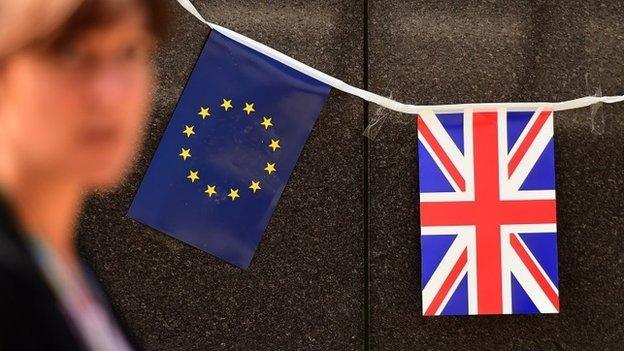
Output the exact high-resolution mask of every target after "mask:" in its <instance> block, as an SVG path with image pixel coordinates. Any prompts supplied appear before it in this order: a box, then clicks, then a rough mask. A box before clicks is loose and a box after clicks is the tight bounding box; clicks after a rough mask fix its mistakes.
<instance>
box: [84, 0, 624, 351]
mask: <svg viewBox="0 0 624 351" xmlns="http://www.w3.org/2000/svg"><path fill="white" fill-rule="evenodd" d="M172 2H174V1H173V0H172ZM195 3H196V4H197V6H198V8H199V9H200V11H201V12H202V13H203V14H205V15H206V16H207V17H208V18H210V19H211V20H212V21H214V22H216V23H220V24H222V25H224V26H226V27H229V28H232V29H234V30H237V31H239V32H241V33H244V34H247V35H249V36H251V37H252V38H255V39H257V40H259V41H261V42H263V43H266V44H268V45H270V46H272V47H275V48H277V49H278V50H281V51H283V52H285V53H287V54H289V55H290V56H293V57H295V58H297V59H300V60H302V61H303V62H305V63H308V64H310V65H312V66H314V67H316V68H319V69H321V70H323V71H325V72H327V73H330V74H332V75H335V76H337V77H340V78H342V79H344V80H346V81H348V82H350V83H352V84H354V85H357V86H362V85H364V84H365V83H367V84H368V85H369V87H370V89H371V90H373V91H376V92H380V93H383V94H384V95H392V96H393V97H395V98H397V99H399V100H402V101H409V102H418V103H423V104H425V103H431V104H434V103H455V102H499V101H530V100H563V99H571V98H575V97H579V96H582V95H586V94H587V93H588V89H590V90H591V92H592V93H593V91H594V88H595V87H596V86H598V85H599V86H601V87H602V89H603V91H604V92H605V93H609V94H616V93H620V94H622V93H624V66H622V64H621V62H622V57H624V56H623V55H624V5H623V4H622V2H620V1H615V0H614V1H606V0H605V1H596V2H585V1H579V0H573V1H565V0H559V1H515V2H506V1H475V2H457V1H449V0H437V1H433V0H432V1H394V0H386V1H379V0H368V2H367V3H366V2H364V1H337V0H322V1H321V0H319V1H300V0H296V1H293V0H288V1H287V0H273V1H254V2H251V1H242V0H235V1H234V0H229V1H228V0H220V1H196V2H195ZM174 5H175V4H174ZM172 11H173V12H172V14H173V19H174V28H173V29H172V31H171V32H170V34H169V36H168V38H167V39H166V40H165V42H164V43H163V44H162V47H161V50H160V53H159V55H158V60H157V65H158V72H159V77H160V85H159V89H158V93H157V96H156V102H155V109H154V112H153V116H152V119H151V122H150V124H149V126H148V128H147V131H146V137H145V148H144V151H143V153H142V154H141V156H140V157H139V159H138V164H137V167H136V168H135V169H134V170H133V172H132V174H131V175H130V177H129V178H128V180H127V181H126V182H125V183H124V185H123V186H122V187H121V188H120V189H119V190H118V191H117V192H115V193H113V194H110V195H108V196H105V197H99V198H94V199H93V200H92V201H90V203H89V204H88V206H87V208H86V211H85V214H84V216H83V218H82V227H81V234H80V241H79V243H80V248H81V252H82V253H83V255H84V256H85V257H86V259H87V260H88V261H89V262H91V263H92V265H93V267H94V269H95V271H96V273H97V274H98V275H99V277H100V279H101V281H102V284H103V285H104V287H105V289H106V291H107V292H108V294H109V295H110V296H111V299H112V301H113V304H114V307H115V308H116V309H117V310H118V311H119V313H120V314H121V315H122V317H123V319H124V321H125V322H127V323H128V324H129V325H130V327H131V328H132V329H133V330H134V331H135V332H136V334H137V337H138V338H139V339H140V340H141V341H142V342H143V343H144V344H145V346H146V347H147V348H148V349H151V350H298V349H301V350H363V349H367V348H368V349H371V350H415V349H475V350H481V349H532V350H534V349H540V350H548V349H555V350H568V349H569V350H572V349H588V348H590V347H598V348H610V349H618V348H621V344H622V342H624V327H622V320H623V318H622V314H623V313H624V299H623V298H622V297H621V296H622V294H621V291H622V290H623V289H624V279H623V278H622V273H621V272H622V270H623V269H624V254H623V252H624V243H623V242H624V241H623V240H622V237H623V236H624V229H623V228H624V154H623V151H624V141H623V139H624V104H620V105H615V106H604V107H603V109H602V116H603V117H604V123H603V124H601V123H600V119H598V123H597V124H596V125H595V126H594V128H592V124H591V122H590V118H589V109H582V110H574V111H569V112H562V113H558V114H556V117H555V138H556V157H557V169H558V175H557V196H558V221H559V224H558V229H559V270H560V286H559V290H560V294H561V311H562V312H561V313H560V314H559V315H549V316H538V317H523V316H512V317H510V316H507V317H481V318H478V317H467V318H466V317H452V318H423V317H422V316H421V303H420V289H419V287H420V244H419V227H418V223H419V217H418V215H419V214H418V190H417V189H418V183H417V171H418V170H417V155H416V126H415V123H413V122H414V121H413V119H412V118H411V117H406V116H400V115H397V114H394V113H389V112H388V111H384V110H381V109H378V108H377V107H376V106H370V111H369V113H368V114H366V112H365V111H366V109H365V105H364V103H363V102H362V101H361V100H359V99H356V98H353V97H350V96H347V95H345V94H343V93H341V92H337V91H334V92H332V94H331V96H330V99H329V101H328V103H327V105H326V106H325V108H324V110H323V112H322V113H321V116H320V119H319V122H318V124H317V125H316V128H315V129H314V131H313V133H312V135H311V137H310V140H309V142H308V143H307V145H306V147H305V149H304V152H303V154H302V156H301V158H300V160H299V163H298V165H297V168H296V170H295V173H294V174H293V176H292V178H291V181H290V183H289V185H288V187H287V189H286V191H285V192H284V195H283V196H282V199H281V202H280V204H279V206H278V208H277V211H276V212H275V214H274V216H273V218H272V220H271V223H270V225H269V228H268V229H267V232H266V234H265V237H264V239H263V241H262V243H261V244H260V247H259V250H258V253H257V255H256V257H255V259H254V261H253V263H252V266H251V269H250V270H249V271H247V272H244V271H240V270H238V269H236V268H234V267H232V266H230V265H228V264H226V263H223V262H221V261H219V260H217V259H215V258H213V257H211V256H210V255H208V254H205V253H203V252H201V251H199V250H197V249H194V248H192V247H189V246H187V245H185V244H182V243H180V242H177V241H175V240H174V239H172V238H170V237H168V236H165V235H161V234H159V233H157V232H155V231H153V230H150V229H149V228H147V227H145V226H143V225H141V224H139V223H136V222H133V221H132V220H130V219H128V218H126V217H125V214H126V211H127V209H128V207H129V205H130V202H131V200H132V196H133V195H134V192H135V191H136V189H137V187H138V185H139V182H140V179H141V176H142V174H143V172H144V171H145V169H146V168H147V165H148V162H149V160H150V158H151V156H152V154H153V152H154V150H155V148H156V146H157V144H158V141H159V139H160V136H161V135H162V132H163V131H164V128H165V126H166V124H167V121H168V119H169V117H170V114H171V112H172V111H173V109H174V107H175V104H176V102H177V98H178V96H179V94H180V93H181V90H182V88H183V86H184V83H185V82H186V79H187V77H188V75H189V73H190V71H191V69H192V67H193V64H194V62H195V60H196V58H197V55H198V54H199V51H200V49H201V46H202V45H203V43H204V41H205V39H206V36H207V34H208V29H207V27H205V26H203V25H201V24H200V23H199V22H197V21H195V20H194V19H193V18H192V17H191V16H190V15H188V14H186V13H185V12H184V11H183V10H181V9H180V8H178V7H175V6H174V7H173V8H172ZM365 48H368V50H366V51H365ZM366 73H368V74H366ZM587 74H589V79H588V80H589V88H588V84H587V83H586V75H587ZM379 115H385V116H388V117H389V119H390V120H394V122H386V123H385V125H384V126H383V128H382V129H381V130H380V132H379V135H378V136H377V138H375V139H374V140H368V139H365V138H363V137H362V136H361V133H362V130H363V126H364V125H365V123H366V121H367V119H368V118H369V117H370V118H373V117H375V116H379ZM599 116H600V115H599Z"/></svg>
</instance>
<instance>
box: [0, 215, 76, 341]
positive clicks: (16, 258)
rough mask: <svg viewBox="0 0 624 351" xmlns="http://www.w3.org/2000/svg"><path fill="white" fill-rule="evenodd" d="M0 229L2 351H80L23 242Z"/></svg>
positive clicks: (15, 233) (0, 227)
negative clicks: (50, 350) (57, 350)
mask: <svg viewBox="0 0 624 351" xmlns="http://www.w3.org/2000/svg"><path fill="white" fill-rule="evenodd" d="M16 235H19V233H17V232H11V231H10V229H7V228H6V226H4V225H0V311H2V313H1V314H0V350H38V349H64V350H77V349H79V348H80V347H79V346H78V344H77V343H76V341H75V339H74V337H73V336H72V335H71V331H70V330H69V329H68V326H67V324H66V322H65V320H64V317H63V315H62V314H61V313H60V310H59V309H58V304H57V301H56V300H55V298H54V297H53V295H52V294H51V292H50V290H49V289H48V288H47V285H46V282H45V280H44V278H43V277H42V276H41V274H40V273H39V271H38V270H37V268H36V266H35V265H34V262H33V259H32V258H31V257H30V255H29V252H28V250H27V248H26V247H25V246H24V245H23V244H24V242H23V241H21V240H20V239H19V238H18V239H16Z"/></svg>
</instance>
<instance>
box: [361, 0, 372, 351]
mask: <svg viewBox="0 0 624 351" xmlns="http://www.w3.org/2000/svg"><path fill="white" fill-rule="evenodd" d="M363 27H364V43H363V45H362V46H363V59H364V64H363V74H364V77H363V79H362V84H363V86H364V89H366V90H368V0H364V23H363ZM368 112H369V103H368V101H364V118H363V120H364V128H366V127H367V126H368V123H369V116H368ZM364 128H363V129H364ZM363 138H364V140H363V143H362V148H363V154H364V160H363V161H364V266H365V267H364V349H365V350H370V317H371V316H370V260H369V259H370V236H369V227H370V223H369V218H370V217H369V210H370V201H369V139H368V138H367V137H365V136H363Z"/></svg>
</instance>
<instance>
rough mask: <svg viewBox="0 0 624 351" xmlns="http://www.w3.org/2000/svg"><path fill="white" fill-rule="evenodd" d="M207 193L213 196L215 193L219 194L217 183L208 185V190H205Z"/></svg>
mask: <svg viewBox="0 0 624 351" xmlns="http://www.w3.org/2000/svg"><path fill="white" fill-rule="evenodd" d="M204 192H205V193H206V194H208V197H213V196H214V195H217V186H216V185H208V186H207V187H206V191H204Z"/></svg>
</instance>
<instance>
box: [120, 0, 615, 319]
mask: <svg viewBox="0 0 624 351" xmlns="http://www.w3.org/2000/svg"><path fill="white" fill-rule="evenodd" d="M177 1H178V2H179V4H180V5H182V6H183V7H184V8H185V9H186V10H188V11H189V12H190V13H191V14H193V15H194V16H195V17H196V18H198V19H199V20H200V21H202V22H203V23H205V24H207V25H208V26H210V27H211V28H212V31H211V32H210V35H209V38H208V40H207V41H206V44H205V46H204V48H203V50H202V52H201V54H200V56H199V59H198V61H197V64H196V66H195V68H194V69H193V72H192V73H191V77H190V78H189V81H188V83H187V86H186V87H185V89H184V91H183V93H182V96H181V97H180V100H179V101H178V104H177V106H176V109H175V111H174V113H173V116H172V118H171V120H170V122H169V125H168V127H167V130H166V131H165V134H164V136H163V138H162V140H161V143H160V145H159V147H158V149H157V151H156V154H155V156H154V158H153V159H152V162H151V164H150V166H149V169H148V170H147V172H146V174H145V176H144V178H143V181H142V183H141V186H140V188H139V190H138V191H137V193H136V195H135V198H134V201H133V204H132V206H131V208H130V211H129V216H130V217H132V218H134V219H136V220H139V221H141V222H143V223H145V224H147V225H149V226H151V227H153V228H155V229H157V230H159V231H162V232H164V233H167V234H169V235H171V236H173V237H175V238H177V239H179V240H182V241H184V242H186V243H188V244H191V245H193V246H195V247H197V248H199V249H201V250H204V251H206V252H208V253H211V254H213V255H215V256H217V257H219V258H221V259H223V260H225V261H227V262H229V263H231V264H233V265H236V266H238V267H241V268H244V269H247V268H248V267H249V265H250V264H251V261H252V258H253V256H254V253H255V251H256V248H257V246H258V244H259V242H260V240H261V238H262V235H263V233H264V231H265V229H266V227H267V225H268V223H269V220H270V218H271V216H272V213H273V211H274V210H275V208H276V206H277V203H278V201H279V199H280V196H281V194H282V191H283V190H284V188H285V186H286V184H287V182H288V179H289V177H290V174H291V172H292V171H293V169H294V167H295V164H296V162H297V159H298V157H299V154H300V152H301V150H302V149H303V146H304V144H305V142H306V140H307V138H308V135H309V133H310V132H311V130H312V128H313V126H314V124H315V122H316V120H317V118H318V115H319V113H320V110H321V109H322V107H323V105H324V104H325V100H326V98H327V96H328V95H329V93H330V90H331V89H332V88H335V89H338V90H340V91H343V92H345V93H347V94H351V95H354V96H357V97H359V98H362V99H364V100H366V101H368V102H371V103H374V104H377V105H379V106H381V107H382V108H385V109H388V110H391V111H395V112H398V113H403V114H410V115H418V117H417V118H416V121H417V126H418V141H417V142H415V144H417V147H418V158H419V178H420V215H421V243H422V245H421V249H422V299H423V314H424V315H431V316H434V315H448V314H454V315H458V314H459V315H466V314H478V315H481V314H515V313H530V314H535V313H557V312H558V311H559V292H558V275H557V274H558V273H557V240H556V232H557V230H556V200H555V184H554V181H555V161H554V140H553V139H554V135H553V134H554V132H553V118H554V117H553V116H554V113H555V112H556V111H563V110H570V109H576V108H582V107H587V106H591V105H595V104H603V103H606V104H611V103H617V102H622V101H624V96H601V94H596V95H595V96H586V97H582V98H579V99H575V100H569V101H563V102H506V103H476V104H447V105H413V104H405V103H401V102H399V101H396V100H394V99H392V98H388V97H384V96H381V95H378V94H375V93H372V92H369V91H367V90H364V89H360V88H357V87H354V86H352V85H350V84H347V83H345V82H344V81H342V80H340V79H337V78H335V77H332V76H330V75H328V74H326V73H323V72H321V71H319V70H317V69H314V68H312V67H310V66H308V65H306V64H304V63H302V62H300V61H297V60H295V59H293V58H291V57H289V56H287V55H285V54H283V53H281V52H279V51H277V50H275V49H273V48H270V47H268V46H266V45H264V44H261V43H259V42H257V41H255V40H253V39H250V38H248V37H246V36H244V35H241V34H239V33H237V32H234V31H232V30H229V29H227V28H224V27H221V26H219V25H217V24H214V23H210V22H208V21H207V20H206V19H204V18H203V17H202V16H201V14H200V13H199V12H198V11H197V9H196V8H195V6H193V4H192V3H191V2H190V1H189V0H177ZM372 122H373V124H372V125H371V126H369V131H370V128H371V127H374V128H377V126H379V125H381V124H382V123H383V119H382V118H378V119H375V120H374V121H372ZM367 135H368V136H371V135H372V134H371V133H369V134H367Z"/></svg>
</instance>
